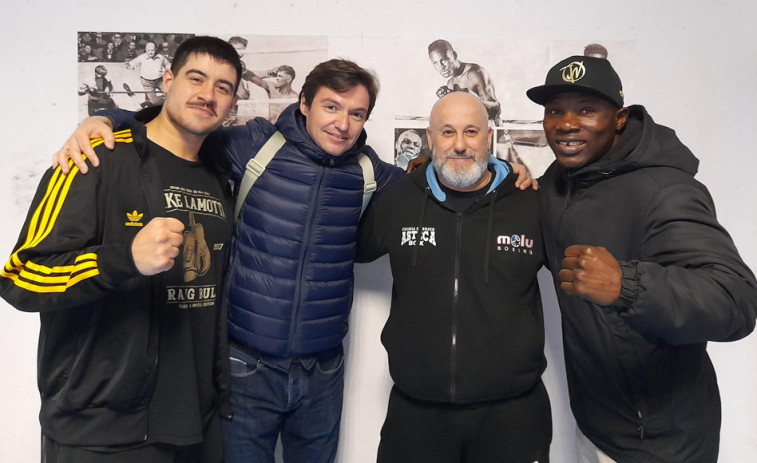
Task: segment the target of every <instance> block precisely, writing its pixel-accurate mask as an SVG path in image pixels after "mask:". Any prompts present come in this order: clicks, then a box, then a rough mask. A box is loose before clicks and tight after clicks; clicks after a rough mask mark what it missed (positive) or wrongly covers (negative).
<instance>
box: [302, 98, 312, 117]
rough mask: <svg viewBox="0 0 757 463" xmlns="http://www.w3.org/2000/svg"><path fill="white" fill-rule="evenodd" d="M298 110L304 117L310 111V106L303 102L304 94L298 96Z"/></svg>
mask: <svg viewBox="0 0 757 463" xmlns="http://www.w3.org/2000/svg"><path fill="white" fill-rule="evenodd" d="M300 112H301V113H302V114H304V115H305V117H307V116H308V114H309V113H310V107H308V105H307V104H305V95H302V96H300Z"/></svg>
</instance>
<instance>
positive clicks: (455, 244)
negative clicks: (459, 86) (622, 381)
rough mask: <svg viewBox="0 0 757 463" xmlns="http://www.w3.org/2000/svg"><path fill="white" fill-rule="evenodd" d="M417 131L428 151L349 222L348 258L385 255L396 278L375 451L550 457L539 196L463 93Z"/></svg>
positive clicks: (511, 462) (393, 459)
mask: <svg viewBox="0 0 757 463" xmlns="http://www.w3.org/2000/svg"><path fill="white" fill-rule="evenodd" d="M426 133H427V138H428V142H429V146H430V148H431V150H432V158H431V161H430V162H426V164H425V165H424V166H423V167H417V168H415V169H414V170H413V171H412V172H411V173H410V174H409V175H408V176H406V177H403V178H401V179H400V180H398V181H397V182H395V183H393V184H392V185H391V186H390V187H389V188H387V189H386V191H385V192H382V193H380V194H378V195H377V196H376V198H375V199H374V201H373V202H372V203H371V205H369V206H368V209H367V210H366V213H365V216H364V217H363V219H362V221H361V223H360V228H359V236H358V243H357V260H358V262H368V261H372V260H375V259H377V258H379V257H381V256H382V255H384V254H389V259H390V264H391V269H392V275H393V277H394V286H393V289H392V305H391V312H390V314H389V319H388V320H387V323H386V326H385V327H384V330H383V333H382V336H381V340H382V342H383V344H384V347H385V348H386V350H387V354H388V356H389V370H390V373H391V376H392V379H393V380H394V387H393V389H392V392H391V396H390V398H389V406H388V409H387V416H386V421H385V422H384V426H383V428H382V431H381V443H380V445H379V454H378V462H379V463H417V462H420V461H428V462H434V463H462V462H476V463H532V462H539V463H545V462H548V461H549V445H550V442H551V438H552V429H551V425H552V422H551V414H550V405H549V398H548V396H547V392H546V390H545V388H544V385H543V384H542V381H541V374H542V373H543V371H544V369H545V367H546V360H545V358H544V354H543V350H544V321H543V314H542V307H541V297H540V294H539V287H538V282H537V278H536V274H537V272H538V270H539V269H540V268H541V266H542V264H543V263H544V255H543V246H542V237H541V228H540V226H539V213H538V210H539V199H538V195H537V193H536V192H535V191H533V190H526V191H521V190H519V189H517V188H516V186H515V175H514V174H513V173H512V172H511V166H510V165H509V164H507V163H505V162H504V161H501V160H499V159H497V158H495V157H493V156H491V154H490V152H489V147H490V146H491V137H492V129H491V128H489V126H488V123H487V113H486V109H485V107H484V105H483V104H482V103H481V102H480V100H479V99H478V98H476V97H475V96H474V95H471V94H469V93H463V92H456V93H451V94H449V95H446V96H444V97H442V98H441V99H440V100H439V101H438V102H437V103H436V104H435V105H434V107H433V109H432V111H431V116H430V120H429V127H428V129H427V132H426Z"/></svg>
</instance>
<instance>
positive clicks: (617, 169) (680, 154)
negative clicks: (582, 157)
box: [553, 105, 699, 184]
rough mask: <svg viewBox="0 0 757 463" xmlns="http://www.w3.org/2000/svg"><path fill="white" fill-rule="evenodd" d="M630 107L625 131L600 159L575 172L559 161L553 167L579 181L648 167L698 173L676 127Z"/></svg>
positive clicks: (592, 181)
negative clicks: (564, 166) (656, 120)
mask: <svg viewBox="0 0 757 463" xmlns="http://www.w3.org/2000/svg"><path fill="white" fill-rule="evenodd" d="M628 110H629V115H628V122H627V123H626V127H625V128H624V129H623V133H622V134H621V136H620V137H619V138H618V141H617V142H616V143H615V145H613V147H612V148H611V149H610V151H608V152H607V154H605V155H604V156H603V157H602V158H601V159H599V160H598V161H596V162H593V163H591V164H589V165H587V166H585V167H582V168H580V169H578V170H576V171H573V172H570V171H567V170H566V169H564V168H563V167H562V166H560V165H559V164H557V163H553V167H554V168H555V169H557V170H558V171H562V173H563V174H564V175H565V176H566V177H568V178H571V179H572V180H574V181H575V182H577V183H588V184H591V183H595V182H597V181H599V180H601V179H603V178H607V177H608V176H610V177H613V176H616V175H621V174H624V173H627V172H630V171H634V170H638V169H643V168H645V167H672V168H674V169H678V170H681V171H684V172H686V173H688V174H690V175H692V176H693V175H695V174H696V172H697V169H698V167H699V160H698V159H697V158H696V157H695V156H694V154H693V153H692V152H691V151H690V150H689V149H688V148H687V147H686V146H685V145H684V144H683V143H682V142H681V141H680V140H679V139H678V137H677V136H676V134H675V131H674V130H673V129H670V128H668V127H665V126H662V125H658V124H655V122H654V121H653V120H652V116H650V115H649V114H648V113H647V110H646V109H645V108H644V107H643V106H640V105H633V106H629V107H628Z"/></svg>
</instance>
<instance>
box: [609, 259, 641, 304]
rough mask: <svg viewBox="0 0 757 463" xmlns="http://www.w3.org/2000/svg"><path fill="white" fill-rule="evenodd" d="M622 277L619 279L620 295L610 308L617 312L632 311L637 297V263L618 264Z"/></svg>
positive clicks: (633, 261)
mask: <svg viewBox="0 0 757 463" xmlns="http://www.w3.org/2000/svg"><path fill="white" fill-rule="evenodd" d="M619 264H620V270H621V272H622V276H621V278H620V294H619V295H618V300H617V301H615V302H614V303H613V304H612V305H611V307H613V308H614V309H616V310H618V311H619V312H627V311H628V310H630V309H632V308H633V306H634V304H635V303H636V298H637V297H638V295H639V269H638V265H639V261H636V260H632V261H630V262H619Z"/></svg>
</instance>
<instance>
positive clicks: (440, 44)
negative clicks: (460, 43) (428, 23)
mask: <svg viewBox="0 0 757 463" xmlns="http://www.w3.org/2000/svg"><path fill="white" fill-rule="evenodd" d="M450 50H451V51H452V52H453V53H454V51H455V49H454V48H452V44H451V43H449V42H447V41H446V40H444V39H437V40H434V41H433V42H431V43H430V44H428V53H429V54H431V52H432V51H440V52H442V53H446V52H447V51H450Z"/></svg>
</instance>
